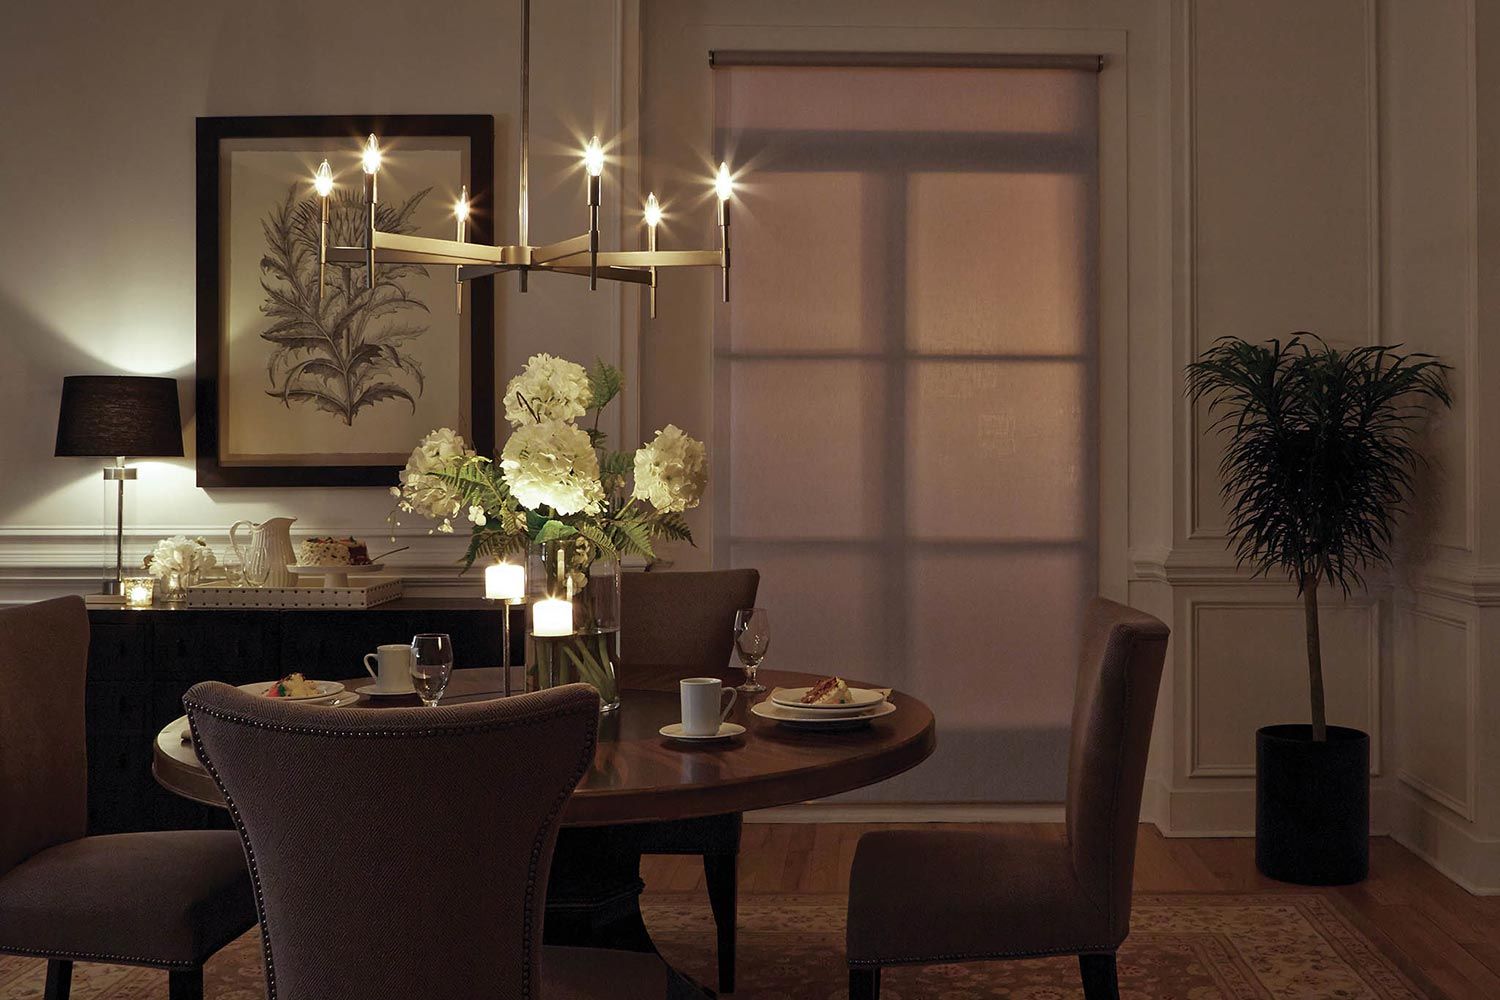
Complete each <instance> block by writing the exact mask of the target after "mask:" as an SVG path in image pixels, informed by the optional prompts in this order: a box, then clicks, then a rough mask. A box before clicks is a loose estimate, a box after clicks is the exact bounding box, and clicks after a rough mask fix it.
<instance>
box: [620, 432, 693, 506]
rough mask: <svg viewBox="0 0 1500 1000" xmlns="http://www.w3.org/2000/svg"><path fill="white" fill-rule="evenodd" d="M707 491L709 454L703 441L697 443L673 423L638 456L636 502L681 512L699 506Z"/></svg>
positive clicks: (638, 452)
mask: <svg viewBox="0 0 1500 1000" xmlns="http://www.w3.org/2000/svg"><path fill="white" fill-rule="evenodd" d="M707 488H708V454H707V451H706V449H705V448H704V447H703V442H702V441H697V440H694V439H693V438H690V437H688V436H687V435H686V434H684V433H683V432H682V431H681V429H679V428H678V427H676V426H675V425H673V424H668V425H667V426H665V427H663V428H662V429H661V430H659V431H657V432H656V437H655V438H653V439H652V440H650V441H648V442H647V443H646V444H644V445H642V446H641V447H640V448H639V449H638V450H637V451H636V453H635V492H634V493H633V494H632V496H634V497H635V498H636V499H637V500H648V501H650V503H651V506H653V507H655V508H656V509H657V510H659V511H670V512H673V513H680V512H682V511H685V510H687V509H689V508H690V507H696V506H698V503H699V501H701V500H702V499H703V491H704V490H705V489H707Z"/></svg>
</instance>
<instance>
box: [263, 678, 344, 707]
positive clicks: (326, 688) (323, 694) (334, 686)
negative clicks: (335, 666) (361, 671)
mask: <svg viewBox="0 0 1500 1000" xmlns="http://www.w3.org/2000/svg"><path fill="white" fill-rule="evenodd" d="M276 680H277V681H279V680H281V678H280V677H278V678H276ZM275 683H276V681H257V682H256V683H254V684H241V685H239V688H240V690H241V691H244V692H245V693H246V694H254V695H260V696H262V697H264V696H265V693H266V688H268V687H270V686H271V685H272V684H275ZM312 683H314V684H316V685H317V686H318V693H317V694H307V695H303V696H302V697H300V698H277V699H276V700H277V701H315V700H316V699H318V698H327V697H329V696H330V695H335V694H338V693H339V692H340V691H342V690H344V685H342V684H340V683H339V682H338V681H312Z"/></svg>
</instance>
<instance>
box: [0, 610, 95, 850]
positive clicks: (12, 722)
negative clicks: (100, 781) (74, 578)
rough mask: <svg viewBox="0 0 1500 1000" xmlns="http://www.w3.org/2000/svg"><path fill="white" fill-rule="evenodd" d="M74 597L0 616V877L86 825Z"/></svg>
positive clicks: (81, 668) (79, 626)
mask: <svg viewBox="0 0 1500 1000" xmlns="http://www.w3.org/2000/svg"><path fill="white" fill-rule="evenodd" d="M88 661H89V615H88V611H87V610H85V608H84V604H83V598H81V597H59V598H57V599H56V600H51V601H42V602H41V603H40V604H29V605H26V606H24V607H18V608H6V609H5V610H3V611H0V875H4V874H5V873H6V872H8V871H10V870H11V869H12V868H14V867H15V866H16V865H18V864H20V863H21V862H22V861H25V860H26V859H27V858H29V857H31V856H32V855H33V854H36V853H37V852H38V851H42V850H45V849H47V848H49V847H52V846H54V845H56V844H62V843H66V842H68V841H70V840H77V839H78V838H79V837H82V836H83V835H84V833H85V830H86V828H87V826H88V759H87V751H86V749H85V744H84V729H83V726H84V723H83V685H84V679H85V677H86V676H87V674H88Z"/></svg>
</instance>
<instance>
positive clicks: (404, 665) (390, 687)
mask: <svg viewBox="0 0 1500 1000" xmlns="http://www.w3.org/2000/svg"><path fill="white" fill-rule="evenodd" d="M372 659H373V660H374V661H375V664H376V665H375V666H372V665H371V663H370V661H371V660H372ZM377 666H378V668H379V669H377ZM365 669H366V670H368V671H369V672H370V676H371V677H373V678H375V689H376V690H377V691H410V690H412V686H411V647H410V646H408V645H407V644H406V643H404V642H393V643H390V644H388V645H385V646H376V647H375V652H373V653H366V654H365Z"/></svg>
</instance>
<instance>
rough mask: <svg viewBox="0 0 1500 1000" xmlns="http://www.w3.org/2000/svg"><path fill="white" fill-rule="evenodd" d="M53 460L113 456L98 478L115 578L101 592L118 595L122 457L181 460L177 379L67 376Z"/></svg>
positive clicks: (125, 474)
mask: <svg viewBox="0 0 1500 1000" xmlns="http://www.w3.org/2000/svg"><path fill="white" fill-rule="evenodd" d="M53 454H54V455H57V456H60V457H61V456H75V455H76V456H81V457H96V458H113V459H114V460H115V464H114V465H106V466H105V467H104V478H105V479H106V480H113V481H114V483H115V575H114V579H112V580H109V579H107V580H105V581H104V588H103V593H106V594H114V595H118V594H119V593H120V580H121V578H122V577H123V576H124V570H125V480H127V479H134V478H136V470H135V469H133V468H127V467H126V465H125V459H126V457H131V458H179V457H181V456H182V415H181V413H180V411H179V410H178V409H177V380H176V379H171V378H157V377H153V376H145V375H69V376H68V377H66V378H64V379H63V388H62V405H61V406H60V408H59V410H58V415H57V447H56V448H55V449H54V450H53Z"/></svg>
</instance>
